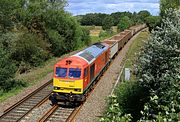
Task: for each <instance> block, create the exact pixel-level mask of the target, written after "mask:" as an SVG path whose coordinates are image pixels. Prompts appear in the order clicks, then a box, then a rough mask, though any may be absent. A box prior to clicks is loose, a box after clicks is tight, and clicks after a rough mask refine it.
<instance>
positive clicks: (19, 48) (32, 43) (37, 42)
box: [12, 33, 50, 66]
mask: <svg viewBox="0 0 180 122" xmlns="http://www.w3.org/2000/svg"><path fill="white" fill-rule="evenodd" d="M47 49H48V44H47V42H45V41H44V40H42V39H41V38H38V37H37V36H36V35H35V34H31V33H23V34H21V35H19V38H18V39H17V40H15V45H14V47H12V59H14V60H16V61H18V62H25V63H27V64H30V65H31V66H39V65H41V64H42V63H43V62H44V61H45V60H47V59H48V58H49V56H50V55H49V52H48V50H47Z"/></svg>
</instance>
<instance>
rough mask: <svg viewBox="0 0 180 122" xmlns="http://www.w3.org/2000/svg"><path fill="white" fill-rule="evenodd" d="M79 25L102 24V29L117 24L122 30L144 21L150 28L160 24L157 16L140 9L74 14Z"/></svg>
mask: <svg viewBox="0 0 180 122" xmlns="http://www.w3.org/2000/svg"><path fill="white" fill-rule="evenodd" d="M76 18H77V19H78V21H79V22H80V23H81V25H84V26H88V25H90V26H92V25H94V26H102V28H103V29H104V30H108V29H110V28H111V27H112V26H118V30H119V31H123V30H125V29H127V28H129V27H130V26H132V25H136V24H141V23H146V24H147V25H148V27H149V28H150V30H152V29H153V28H155V27H156V26H157V25H159V24H160V17H159V16H152V15H151V14H150V12H149V11H147V10H142V11H140V12H138V13H136V12H134V13H131V12H115V13H111V14H103V13H89V14H86V15H78V16H76Z"/></svg>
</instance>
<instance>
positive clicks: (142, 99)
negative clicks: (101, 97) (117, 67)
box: [101, 0, 180, 122]
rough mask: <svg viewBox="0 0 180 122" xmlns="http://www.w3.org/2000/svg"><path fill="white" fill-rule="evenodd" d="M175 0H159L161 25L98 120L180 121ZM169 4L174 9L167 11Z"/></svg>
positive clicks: (179, 44) (179, 12)
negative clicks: (132, 71)
mask: <svg viewBox="0 0 180 122" xmlns="http://www.w3.org/2000/svg"><path fill="white" fill-rule="evenodd" d="M175 1H176V0H175ZM175 1H174V2H172V3H173V4H172V3H169V1H168V0H162V1H161V12H162V13H161V15H162V18H163V19H162V20H161V26H160V27H158V28H156V30H155V31H153V32H152V34H151V36H150V38H149V39H148V42H147V43H146V45H145V46H144V49H143V50H142V51H141V54H140V55H139V58H138V63H136V64H137V67H136V69H137V72H135V74H136V75H135V78H133V80H132V79H131V80H130V81H123V82H122V83H121V84H120V86H119V87H118V88H117V90H116V92H115V95H113V96H111V97H110V100H109V107H108V109H107V112H106V113H105V115H104V117H103V118H101V121H103V122H106V121H123V122H124V121H140V122H146V121H158V122H164V121H165V122H166V121H179V120H180V119H179V118H180V113H179V112H180V102H179V97H180V94H179V81H180V70H179V67H180V52H179V50H180V41H179V40H180V28H179V25H180V21H179V16H180V10H179V7H180V3H179V1H176V2H175ZM175 3H176V4H175ZM169 4H170V5H169ZM169 6H171V7H174V8H177V10H173V9H169V10H166V9H167V8H169ZM165 11H166V12H165Z"/></svg>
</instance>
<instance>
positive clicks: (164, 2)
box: [160, 0, 180, 16]
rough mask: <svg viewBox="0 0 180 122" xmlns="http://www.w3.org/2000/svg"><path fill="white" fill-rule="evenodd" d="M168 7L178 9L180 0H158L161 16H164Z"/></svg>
mask: <svg viewBox="0 0 180 122" xmlns="http://www.w3.org/2000/svg"><path fill="white" fill-rule="evenodd" d="M169 8H173V9H175V8H177V9H180V1H179V0H171V1H169V0H160V10H161V13H160V14H161V16H166V13H165V11H166V10H167V9H169Z"/></svg>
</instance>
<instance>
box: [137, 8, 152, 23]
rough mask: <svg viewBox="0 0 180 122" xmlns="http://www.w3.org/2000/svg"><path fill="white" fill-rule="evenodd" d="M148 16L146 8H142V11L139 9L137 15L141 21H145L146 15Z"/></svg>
mask: <svg viewBox="0 0 180 122" xmlns="http://www.w3.org/2000/svg"><path fill="white" fill-rule="evenodd" d="M148 16H151V14H150V12H149V11H147V10H143V11H140V12H139V13H138V17H139V18H140V20H141V21H142V22H145V18H146V17H148Z"/></svg>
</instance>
